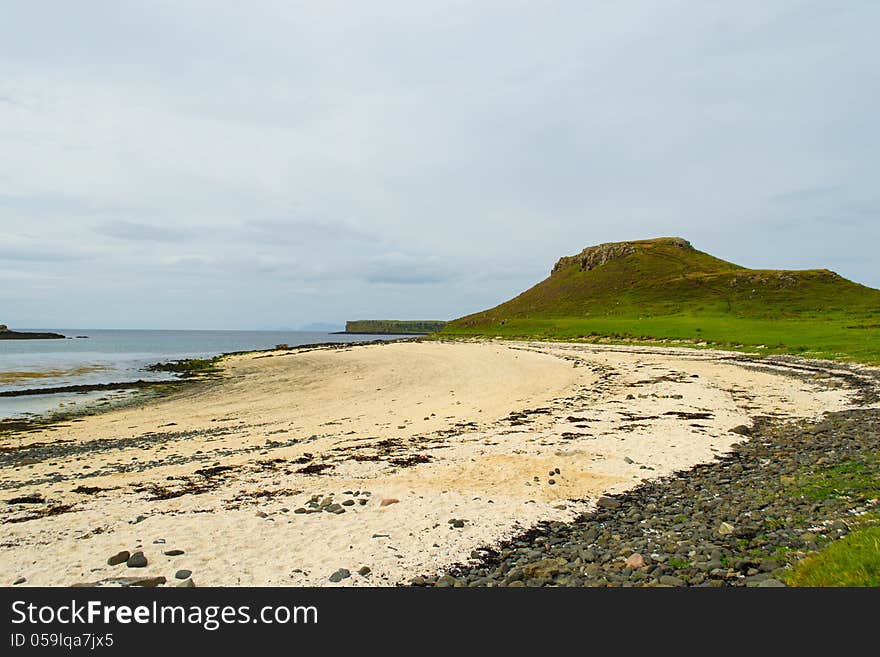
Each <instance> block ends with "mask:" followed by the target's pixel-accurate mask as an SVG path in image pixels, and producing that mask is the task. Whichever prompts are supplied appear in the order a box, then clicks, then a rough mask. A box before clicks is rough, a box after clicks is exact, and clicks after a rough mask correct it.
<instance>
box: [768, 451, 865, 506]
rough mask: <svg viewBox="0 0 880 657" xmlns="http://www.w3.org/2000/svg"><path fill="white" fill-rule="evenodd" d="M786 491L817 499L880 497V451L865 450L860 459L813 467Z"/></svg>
mask: <svg viewBox="0 0 880 657" xmlns="http://www.w3.org/2000/svg"><path fill="white" fill-rule="evenodd" d="M786 491H787V492H788V493H789V494H791V495H798V496H802V497H805V498H807V499H810V500H817V501H818V500H827V499H833V498H845V499H848V500H853V501H861V500H869V499H876V498H880V452H865V453H864V454H862V455H860V457H859V458H857V459H853V460H850V461H846V462H844V463H837V464H834V465H830V466H827V467H825V466H811V467H810V468H807V469H805V470H804V471H803V472H802V473H801V474H799V475H798V476H797V477H796V478H795V481H794V483H791V484H788V485H787V486H786Z"/></svg>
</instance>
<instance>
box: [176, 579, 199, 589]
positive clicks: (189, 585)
mask: <svg viewBox="0 0 880 657" xmlns="http://www.w3.org/2000/svg"><path fill="white" fill-rule="evenodd" d="M195 587H196V584H195V582H193V581H192V579H185V580H183V581H182V582H180V583H179V584H178V585H177V588H179V589H194V588H195Z"/></svg>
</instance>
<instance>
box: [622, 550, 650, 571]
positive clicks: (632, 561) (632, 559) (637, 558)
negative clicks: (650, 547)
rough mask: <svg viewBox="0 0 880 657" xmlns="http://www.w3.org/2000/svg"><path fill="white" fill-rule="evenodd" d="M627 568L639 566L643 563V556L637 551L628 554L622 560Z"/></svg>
mask: <svg viewBox="0 0 880 657" xmlns="http://www.w3.org/2000/svg"><path fill="white" fill-rule="evenodd" d="M624 563H625V564H626V567H627V568H641V567H642V566H644V565H645V558H644V557H643V556H642V555H641V554H639V553H638V552H636V553H634V554H631V555H629V556H628V557H627V558H626V561H625V562H624Z"/></svg>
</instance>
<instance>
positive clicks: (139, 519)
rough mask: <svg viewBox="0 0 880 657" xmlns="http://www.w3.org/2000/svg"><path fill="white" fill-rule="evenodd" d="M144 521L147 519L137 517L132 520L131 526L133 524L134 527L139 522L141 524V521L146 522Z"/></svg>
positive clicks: (145, 517)
mask: <svg viewBox="0 0 880 657" xmlns="http://www.w3.org/2000/svg"><path fill="white" fill-rule="evenodd" d="M146 519H147V516H138V517H137V518H135V519H134V522H133V523H132V524H135V525H136V524H138V523H139V522H143V521H144V520H146Z"/></svg>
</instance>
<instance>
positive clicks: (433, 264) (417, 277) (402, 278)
mask: <svg viewBox="0 0 880 657" xmlns="http://www.w3.org/2000/svg"><path fill="white" fill-rule="evenodd" d="M361 273H362V276H363V279H364V280H365V281H367V282H369V283H382V284H389V285H431V284H437V283H444V282H448V281H451V280H452V279H453V278H454V272H453V271H452V270H451V269H450V268H449V267H447V266H446V265H444V263H442V262H439V261H437V259H436V258H432V257H417V256H412V255H403V254H399V253H390V254H384V255H382V256H378V257H375V258H372V259H370V260H369V261H368V262H366V263H364V268H363V271H362V272H361Z"/></svg>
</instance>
